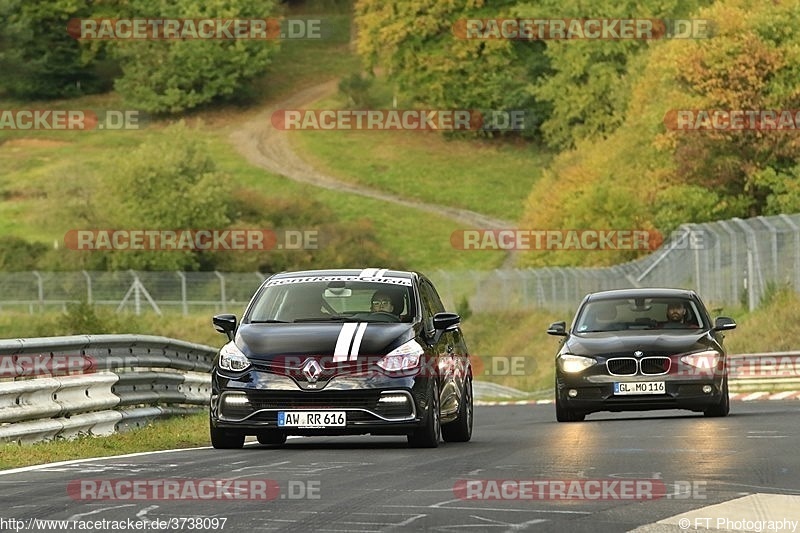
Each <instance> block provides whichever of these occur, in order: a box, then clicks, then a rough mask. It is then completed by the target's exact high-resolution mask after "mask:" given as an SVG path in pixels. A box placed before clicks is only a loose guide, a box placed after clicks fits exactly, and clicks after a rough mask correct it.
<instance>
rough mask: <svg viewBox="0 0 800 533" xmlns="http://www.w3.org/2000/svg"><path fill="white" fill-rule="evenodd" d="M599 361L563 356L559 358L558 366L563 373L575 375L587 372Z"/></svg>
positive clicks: (577, 356)
mask: <svg viewBox="0 0 800 533" xmlns="http://www.w3.org/2000/svg"><path fill="white" fill-rule="evenodd" d="M596 362H597V361H595V360H594V359H592V358H591V357H583V356H581V355H569V354H567V355H562V356H560V357H559V358H558V366H559V367H560V368H561V370H562V371H563V372H566V373H567V374H574V373H576V372H581V371H583V370H586V369H587V368H589V367H590V366H592V365H593V364H595V363H596Z"/></svg>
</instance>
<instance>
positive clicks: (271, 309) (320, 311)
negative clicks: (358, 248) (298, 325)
mask: <svg viewBox="0 0 800 533" xmlns="http://www.w3.org/2000/svg"><path fill="white" fill-rule="evenodd" d="M279 281H282V280H279ZM410 289H411V286H410V280H409V282H408V284H403V285H398V284H396V283H386V282H372V281H358V280H357V278H356V279H353V280H334V281H312V280H310V279H309V280H307V281H305V280H292V281H291V282H290V283H289V282H287V283H276V284H274V285H270V284H269V282H267V286H266V287H264V288H263V290H261V291H260V292H259V294H258V295H257V297H256V299H255V301H254V302H253V304H252V305H251V306H250V309H249V310H248V312H247V313H246V315H245V318H244V320H245V321H246V322H273V321H278V322H309V321H337V320H345V321H346V320H357V321H361V322H371V321H376V322H385V321H386V320H385V317H384V318H383V319H382V320H381V319H379V317H375V316H374V314H373V313H372V310H371V303H372V299H373V296H374V295H375V294H376V293H380V294H386V295H388V297H389V298H390V299H391V300H392V301H393V303H394V305H393V311H392V312H393V314H395V315H396V316H397V317H398V321H403V322H410V321H411V319H412V317H413V314H414V306H413V303H412V302H413V300H412V299H411V298H410V295H411V290H410Z"/></svg>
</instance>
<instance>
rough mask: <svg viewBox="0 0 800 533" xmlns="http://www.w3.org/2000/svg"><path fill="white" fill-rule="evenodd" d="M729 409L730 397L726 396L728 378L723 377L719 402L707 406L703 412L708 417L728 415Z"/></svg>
mask: <svg viewBox="0 0 800 533" xmlns="http://www.w3.org/2000/svg"><path fill="white" fill-rule="evenodd" d="M730 411H731V399H730V397H729V396H728V378H727V376H726V377H725V383H724V384H723V385H722V398H720V400H719V403H718V404H716V405H713V406H711V407H707V408H706V410H705V411H703V414H704V415H705V416H708V417H722V416H728V413H730Z"/></svg>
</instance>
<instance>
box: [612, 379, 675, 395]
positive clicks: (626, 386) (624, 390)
mask: <svg viewBox="0 0 800 533" xmlns="http://www.w3.org/2000/svg"><path fill="white" fill-rule="evenodd" d="M664 392H666V389H665V388H664V382H663V381H629V382H622V383H620V382H616V383H614V394H664Z"/></svg>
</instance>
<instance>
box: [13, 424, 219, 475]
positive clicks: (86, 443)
mask: <svg viewBox="0 0 800 533" xmlns="http://www.w3.org/2000/svg"><path fill="white" fill-rule="evenodd" d="M200 446H210V441H209V437H208V414H207V413H200V414H196V415H191V416H186V417H175V418H171V419H169V420H162V421H158V422H156V423H154V424H151V425H148V426H146V427H144V428H141V429H135V430H131V431H128V432H125V433H116V434H114V435H109V436H107V437H101V438H97V437H91V436H82V437H79V438H77V439H74V440H55V441H50V442H37V443H35V444H26V445H22V446H20V445H18V444H0V469H8V468H17V467H21V466H30V465H38V464H43V463H52V462H56V461H66V460H68V459H83V458H88V457H108V456H110V455H124V454H128V453H136V452H151V451H156V450H170V449H175V448H196V447H200Z"/></svg>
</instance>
